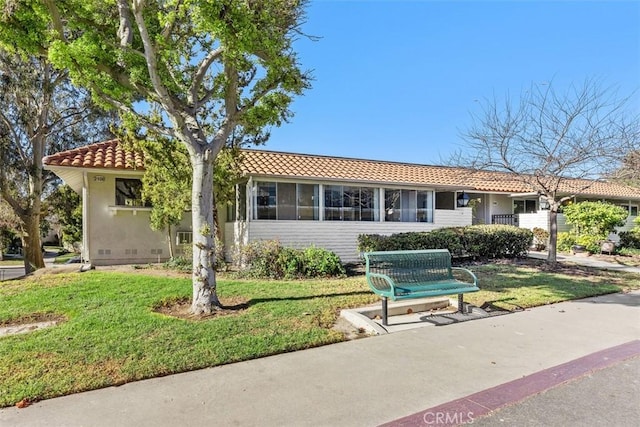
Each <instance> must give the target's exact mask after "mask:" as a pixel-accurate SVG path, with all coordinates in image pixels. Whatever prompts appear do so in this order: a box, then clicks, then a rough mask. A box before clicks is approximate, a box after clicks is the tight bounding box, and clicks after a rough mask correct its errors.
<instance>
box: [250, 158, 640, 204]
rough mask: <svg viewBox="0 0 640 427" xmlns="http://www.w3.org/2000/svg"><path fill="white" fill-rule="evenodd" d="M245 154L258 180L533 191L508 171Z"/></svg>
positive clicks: (568, 187)
mask: <svg viewBox="0 0 640 427" xmlns="http://www.w3.org/2000/svg"><path fill="white" fill-rule="evenodd" d="M243 156H244V158H243V161H242V168H243V172H244V173H245V174H246V175H254V176H264V177H268V176H271V177H281V178H311V179H328V180H336V181H351V180H353V181H358V182H371V183H380V184H408V185H427V186H434V187H437V186H447V187H448V186H452V187H458V188H459V189H466V190H467V191H474V190H475V191H486V192H501V193H530V192H533V189H532V187H531V186H530V185H528V184H526V183H524V182H522V181H519V180H518V179H516V178H515V176H514V175H511V174H508V173H503V172H491V171H474V170H471V169H466V168H460V167H448V166H429V165H419V164H412V163H395V162H384V161H378V160H363V159H351V158H341V157H329V156H318V155H310V154H294V153H282V152H275V151H263V150H243ZM587 187H588V188H587ZM560 191H561V192H563V193H568V194H572V193H576V192H577V193H579V194H583V195H592V196H602V197H630V198H635V199H640V190H638V189H634V188H631V187H627V186H624V185H619V184H614V183H609V182H604V181H588V180H579V179H572V180H566V181H564V182H563V183H562V185H561V188H560Z"/></svg>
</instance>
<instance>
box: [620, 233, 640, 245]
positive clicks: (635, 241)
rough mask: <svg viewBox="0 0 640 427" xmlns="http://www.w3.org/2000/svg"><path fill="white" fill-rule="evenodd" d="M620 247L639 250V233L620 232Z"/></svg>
mask: <svg viewBox="0 0 640 427" xmlns="http://www.w3.org/2000/svg"><path fill="white" fill-rule="evenodd" d="M619 244H620V246H621V247H623V248H629V249H640V232H636V231H622V232H620V243H619Z"/></svg>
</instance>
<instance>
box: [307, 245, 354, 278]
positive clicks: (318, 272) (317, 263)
mask: <svg viewBox="0 0 640 427" xmlns="http://www.w3.org/2000/svg"><path fill="white" fill-rule="evenodd" d="M302 274H303V275H304V276H305V277H330V276H342V275H344V274H345V269H344V266H343V265H342V262H341V261H340V257H339V256H338V255H336V254H335V253H333V252H331V251H328V250H326V249H323V248H317V247H315V246H311V247H308V248H306V249H304V250H303V251H302Z"/></svg>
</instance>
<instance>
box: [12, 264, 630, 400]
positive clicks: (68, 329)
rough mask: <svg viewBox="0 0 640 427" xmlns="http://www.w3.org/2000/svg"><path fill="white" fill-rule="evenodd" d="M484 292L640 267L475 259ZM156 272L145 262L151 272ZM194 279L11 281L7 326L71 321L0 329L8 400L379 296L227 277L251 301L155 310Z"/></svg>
mask: <svg viewBox="0 0 640 427" xmlns="http://www.w3.org/2000/svg"><path fill="white" fill-rule="evenodd" d="M471 269H472V270H474V271H475V272H476V273H477V274H478V276H479V280H480V288H481V289H482V291H481V292H476V293H474V294H471V295H469V294H467V296H466V297H465V299H466V300H467V301H469V302H472V303H474V304H476V305H479V306H483V305H485V306H487V305H491V306H496V307H502V308H508V309H514V308H517V307H530V306H534V305H540V304H546V303H551V302H556V301H562V300H566V299H573V298H580V297H585V296H590V295H599V294H603V293H610V292H617V291H620V290H627V289H638V288H640V275H631V274H621V273H607V272H594V271H590V270H587V269H579V268H576V269H574V270H571V271H566V272H564V273H562V274H558V273H553V272H545V271H543V270H541V269H539V268H537V267H531V266H519V265H512V264H491V265H485V266H473V267H471ZM142 273H145V272H142ZM190 294H191V284H190V281H189V280H188V279H187V278H180V277H167V274H164V276H163V277H159V276H157V275H149V274H137V273H133V272H129V273H122V272H109V271H91V272H87V273H71V274H62V273H58V274H51V275H41V276H35V277H31V278H27V279H23V280H18V281H11V282H3V283H1V284H0V327H2V326H3V325H7V324H10V323H15V322H16V321H20V320H22V321H24V322H27V321H28V320H29V319H32V318H34V317H42V318H47V317H49V318H50V317H53V316H61V317H63V318H64V319H66V320H65V321H63V322H62V323H60V324H59V325H57V326H55V327H52V328H48V329H43V330H40V331H37V332H31V333H27V334H22V335H11V336H4V337H0V407H2V406H8V405H13V404H15V403H16V402H18V401H20V400H21V399H25V398H26V399H28V400H37V399H45V398H51V397H54V396H60V395H64V394H69V393H74V392H79V391H84V390H90V389H95V388H100V387H106V386H110V385H115V384H122V383H125V382H129V381H134V380H139V379H143V378H149V377H155V376H160V375H167V374H171V373H176V372H183V371H188V370H193V369H198V368H204V367H208V366H216V365H221V364H226V363H232V362H236V361H240V360H247V359H253V358H257V357H262V356H266V355H270V354H276V353H282V352H287V351H294V350H299V349H304V348H309V347H314V346H319V345H325V344H330V343H335V342H338V341H342V340H344V339H345V338H344V336H343V334H342V333H340V332H338V331H335V330H332V329H331V326H332V325H333V324H334V322H335V321H336V319H337V316H338V314H339V311H340V309H341V308H347V307H356V306H362V305H366V304H369V303H374V302H378V301H379V299H378V298H377V297H376V296H375V295H373V294H372V293H371V292H370V291H369V290H368V288H367V286H366V284H365V281H364V277H363V276H358V277H351V278H347V279H331V280H306V281H278V282H275V281H274V282H269V281H249V280H233V279H228V278H227V279H221V280H219V295H220V298H221V300H222V302H223V303H225V304H228V305H235V306H237V307H246V308H245V309H242V310H237V312H236V313H234V314H230V315H226V316H219V317H213V318H210V319H207V320H200V321H194V320H183V319H177V318H174V317H169V316H166V315H162V314H158V313H156V312H154V311H153V308H154V307H158V306H161V305H169V303H171V302H172V301H175V300H176V299H188V298H189V297H190Z"/></svg>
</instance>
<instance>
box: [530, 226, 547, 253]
mask: <svg viewBox="0 0 640 427" xmlns="http://www.w3.org/2000/svg"><path fill="white" fill-rule="evenodd" d="M532 231H533V243H534V244H535V245H536V246H542V249H544V248H546V247H547V244H548V242H549V232H548V231H547V230H545V229H544V228H540V227H534V229H533V230H532Z"/></svg>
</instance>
